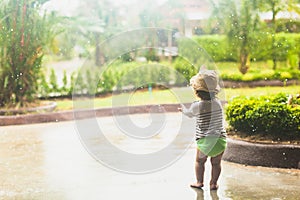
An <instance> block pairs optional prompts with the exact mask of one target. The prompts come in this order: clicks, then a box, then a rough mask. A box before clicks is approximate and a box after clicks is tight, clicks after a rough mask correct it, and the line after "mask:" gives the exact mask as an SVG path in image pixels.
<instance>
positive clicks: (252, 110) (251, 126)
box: [226, 93, 300, 138]
mask: <svg viewBox="0 0 300 200" xmlns="http://www.w3.org/2000/svg"><path fill="white" fill-rule="evenodd" d="M287 100H288V96H287V95H285V94H281V93H280V94H277V95H273V96H261V97H256V98H254V97H251V98H246V97H239V98H236V99H234V100H233V101H232V102H230V103H229V104H228V106H227V107H226V118H227V120H228V122H229V125H230V126H231V127H232V128H234V129H235V130H237V131H241V132H243V133H246V134H249V135H253V134H264V135H265V134H266V135H272V136H276V137H287V136H288V137H291V138H299V137H300V120H299V119H300V117H299V116H300V104H293V105H289V104H287ZM295 102H296V103H297V102H298V101H297V100H294V101H293V103H295Z"/></svg>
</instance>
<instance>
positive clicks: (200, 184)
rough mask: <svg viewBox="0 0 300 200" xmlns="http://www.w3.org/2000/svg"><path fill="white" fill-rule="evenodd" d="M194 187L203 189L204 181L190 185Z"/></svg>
mask: <svg viewBox="0 0 300 200" xmlns="http://www.w3.org/2000/svg"><path fill="white" fill-rule="evenodd" d="M190 186H191V187H192V188H198V189H202V187H203V186H204V185H203V183H198V182H197V183H193V184H191V185H190Z"/></svg>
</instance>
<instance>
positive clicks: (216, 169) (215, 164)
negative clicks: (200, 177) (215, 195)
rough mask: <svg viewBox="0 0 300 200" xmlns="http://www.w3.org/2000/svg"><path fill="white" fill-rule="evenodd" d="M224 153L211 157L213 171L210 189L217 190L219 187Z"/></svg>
mask: <svg viewBox="0 0 300 200" xmlns="http://www.w3.org/2000/svg"><path fill="white" fill-rule="evenodd" d="M222 156H223V153H221V154H220V155H218V156H216V157H212V158H211V165H212V172H211V181H210V189H212V190H216V189H218V184H217V182H218V179H219V176H220V173H221V160H222Z"/></svg>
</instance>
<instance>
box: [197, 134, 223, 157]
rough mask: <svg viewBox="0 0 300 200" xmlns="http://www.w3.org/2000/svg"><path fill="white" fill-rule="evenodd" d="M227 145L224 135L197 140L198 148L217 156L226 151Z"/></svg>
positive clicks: (209, 154) (207, 153)
mask: <svg viewBox="0 0 300 200" xmlns="http://www.w3.org/2000/svg"><path fill="white" fill-rule="evenodd" d="M226 146H227V142H226V138H224V137H210V136H208V137H205V138H201V139H199V140H197V147H198V149H199V150H200V151H201V152H202V153H204V154H205V155H207V156H210V157H215V156H218V155H220V154H221V153H223V152H224V151H225V148H226Z"/></svg>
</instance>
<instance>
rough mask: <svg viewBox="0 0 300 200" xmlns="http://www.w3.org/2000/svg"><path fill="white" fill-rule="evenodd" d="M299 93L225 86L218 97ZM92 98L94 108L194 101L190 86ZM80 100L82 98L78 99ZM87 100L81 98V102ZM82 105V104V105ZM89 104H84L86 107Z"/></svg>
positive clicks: (64, 104) (62, 105)
mask: <svg viewBox="0 0 300 200" xmlns="http://www.w3.org/2000/svg"><path fill="white" fill-rule="evenodd" d="M281 92H282V93H285V94H299V93H300V86H288V87H256V88H236V89H231V88H226V89H224V90H223V92H222V93H220V95H219V98H220V99H222V100H227V101H230V100H231V99H232V98H234V97H236V96H261V95H271V94H277V93H281ZM91 100H93V104H94V105H93V107H94V108H103V107H116V106H133V105H147V104H171V103H188V102H193V101H195V100H196V99H195V97H194V94H193V92H192V90H191V88H189V87H186V88H172V89H170V90H167V89H166V90H158V89H154V90H153V91H152V93H149V92H148V91H147V90H139V91H135V92H132V93H123V94H117V95H109V96H104V97H96V98H94V99H91ZM80 101H82V100H80ZM85 101H86V102H88V101H87V100H86V99H83V102H85ZM56 102H57V108H56V110H58V111H60V110H71V109H73V101H72V100H71V99H57V100H56ZM83 107H84V106H83ZM88 107H89V106H86V108H88Z"/></svg>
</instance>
